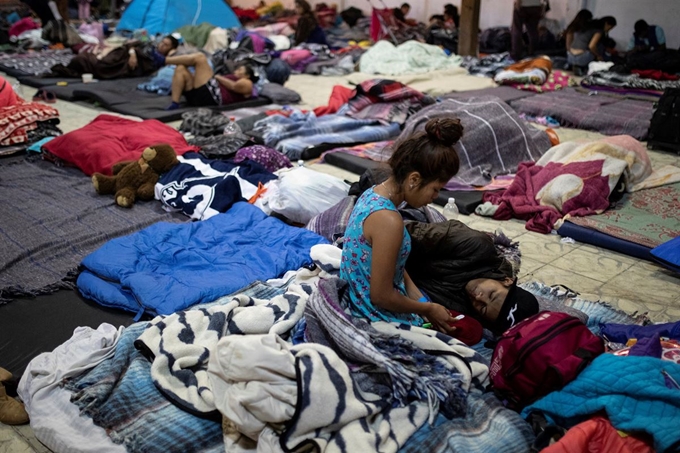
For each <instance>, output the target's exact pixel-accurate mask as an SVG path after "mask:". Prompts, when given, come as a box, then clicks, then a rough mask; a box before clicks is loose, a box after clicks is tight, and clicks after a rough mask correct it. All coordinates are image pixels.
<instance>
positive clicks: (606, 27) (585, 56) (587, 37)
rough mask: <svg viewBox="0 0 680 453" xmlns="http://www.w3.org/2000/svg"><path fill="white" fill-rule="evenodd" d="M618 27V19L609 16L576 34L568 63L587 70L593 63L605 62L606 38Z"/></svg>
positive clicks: (591, 23) (568, 55)
mask: <svg viewBox="0 0 680 453" xmlns="http://www.w3.org/2000/svg"><path fill="white" fill-rule="evenodd" d="M614 27H616V19H615V18H613V17H611V16H607V17H604V18H602V19H600V20H594V21H591V22H590V23H589V24H588V25H587V26H586V27H584V29H583V30H581V31H577V32H574V35H573V39H572V41H571V46H570V47H569V51H568V52H567V61H568V62H569V64H570V65H572V66H576V67H578V68H586V67H587V66H588V64H589V63H590V62H591V61H604V59H605V45H604V43H605V38H606V35H607V33H609V31H610V30H611V29H612V28H614Z"/></svg>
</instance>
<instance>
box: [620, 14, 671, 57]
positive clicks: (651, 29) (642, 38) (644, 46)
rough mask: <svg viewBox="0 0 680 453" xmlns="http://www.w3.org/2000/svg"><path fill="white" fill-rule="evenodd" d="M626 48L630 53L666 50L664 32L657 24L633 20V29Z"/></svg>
mask: <svg viewBox="0 0 680 453" xmlns="http://www.w3.org/2000/svg"><path fill="white" fill-rule="evenodd" d="M628 50H629V52H631V53H647V52H656V51H659V50H660V51H664V50H666V34H665V33H664V31H663V28H661V27H659V26H658V25H649V24H648V23H647V22H645V21H644V20H642V19H641V20H639V21H637V22H635V31H634V33H633V36H632V37H631V38H630V43H629V45H628Z"/></svg>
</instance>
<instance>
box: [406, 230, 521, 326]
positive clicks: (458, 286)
mask: <svg viewBox="0 0 680 453" xmlns="http://www.w3.org/2000/svg"><path fill="white" fill-rule="evenodd" d="M406 229H407V230H408V232H409V233H410V235H411V240H412V243H413V245H412V249H411V254H410V256H409V258H408V261H407V262H406V270H407V271H408V274H409V276H410V277H411V279H412V280H413V281H414V282H415V284H416V285H417V286H418V288H420V289H421V290H422V291H424V292H425V293H427V295H428V296H429V297H430V299H431V300H432V301H433V302H437V303H438V304H441V305H443V306H445V307H446V308H449V309H452V310H455V311H458V312H461V313H464V314H475V313H474V310H473V308H472V304H471V302H470V299H469V297H468V295H467V293H466V292H465V285H466V284H467V283H468V282H469V281H470V280H473V279H475V278H493V279H496V280H502V279H504V278H505V277H510V278H512V265H511V264H510V263H509V262H508V261H507V260H506V259H505V258H503V257H502V256H501V255H500V254H499V253H498V251H497V250H496V247H495V246H494V241H493V239H492V237H491V236H490V235H489V234H487V233H484V232H481V231H477V230H473V229H472V228H470V227H468V226H466V225H465V224H464V223H461V222H459V221H457V220H449V221H447V222H443V223H432V224H427V223H420V222H407V223H406Z"/></svg>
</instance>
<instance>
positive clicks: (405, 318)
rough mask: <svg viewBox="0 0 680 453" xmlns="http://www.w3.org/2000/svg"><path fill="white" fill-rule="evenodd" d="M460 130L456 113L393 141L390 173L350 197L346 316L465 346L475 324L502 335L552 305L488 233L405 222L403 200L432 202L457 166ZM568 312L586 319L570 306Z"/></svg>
mask: <svg viewBox="0 0 680 453" xmlns="http://www.w3.org/2000/svg"><path fill="white" fill-rule="evenodd" d="M462 134H463V127H462V126H461V124H460V120H458V119H453V118H450V119H431V120H430V121H428V122H427V124H426V126H425V131H422V132H417V133H415V134H414V135H412V136H410V137H407V138H405V139H403V140H401V141H400V142H398V143H397V144H395V146H394V152H393V154H392V156H391V157H390V159H389V161H388V164H389V166H390V169H391V175H390V176H389V177H388V178H387V179H386V180H385V181H384V182H382V183H380V184H376V185H374V186H372V187H371V188H369V189H367V190H366V191H365V192H364V193H363V194H362V195H361V196H360V197H359V199H358V200H357V201H356V204H355V205H354V208H353V210H352V214H351V215H350V218H349V221H348V224H347V228H346V230H345V233H344V238H343V250H342V260H341V264H340V278H342V279H343V280H345V281H347V282H348V284H349V306H350V312H351V313H352V315H353V316H355V317H359V318H364V319H367V320H369V321H386V322H397V323H402V324H409V325H413V326H420V327H422V326H428V325H430V326H431V327H432V328H434V329H436V330H439V331H440V332H442V333H446V334H449V335H452V336H454V337H456V338H458V339H459V340H461V341H463V342H464V343H466V344H470V345H472V344H476V343H478V342H479V341H480V340H481V338H482V325H484V326H485V327H487V328H488V329H489V330H490V331H491V332H492V333H493V334H495V335H500V334H502V333H503V332H504V331H505V330H507V329H509V328H510V327H512V326H513V325H515V324H516V323H518V322H519V321H521V320H522V319H525V318H527V317H529V316H532V315H534V314H536V313H538V312H539V310H551V311H555V308H557V307H552V306H548V304H549V302H547V301H544V300H542V301H541V302H540V303H539V301H538V300H537V298H536V297H535V296H534V295H533V294H531V293H529V292H528V291H526V290H524V289H522V288H520V287H519V286H517V281H516V279H515V277H514V274H515V272H514V271H513V267H512V265H511V264H510V263H509V262H508V261H507V260H506V259H505V258H504V257H503V256H502V255H501V254H500V253H499V252H498V251H497V250H496V248H495V246H494V241H493V239H492V238H491V237H490V236H489V235H488V234H487V233H483V232H480V231H475V230H473V229H471V228H468V227H467V226H465V225H464V224H463V223H461V222H459V221H456V220H450V221H448V222H442V223H435V224H426V223H420V222H406V224H405V223H404V221H403V219H402V216H401V214H400V213H399V212H398V210H397V208H398V207H399V206H400V205H401V204H402V203H404V202H405V203H406V204H408V205H409V206H410V207H413V208H420V207H423V206H425V205H427V204H430V203H432V202H433V201H434V200H435V199H436V198H437V196H438V195H439V191H440V190H441V189H442V188H443V187H444V185H445V184H446V183H447V182H448V181H449V180H450V179H451V178H452V177H453V176H454V175H455V174H456V173H457V171H458V168H459V160H458V155H457V153H456V151H455V149H454V148H453V147H454V145H455V144H456V143H457V142H458V140H459V139H460V138H461V136H462ZM558 311H568V310H561V309H560V310H558ZM461 314H462V315H463V317H462V318H461V316H460V315H461ZM570 314H573V315H576V316H577V317H579V318H580V319H582V320H583V321H584V322H586V321H587V317H586V318H585V319H584V316H581V315H582V314H580V312H577V311H576V310H574V313H570Z"/></svg>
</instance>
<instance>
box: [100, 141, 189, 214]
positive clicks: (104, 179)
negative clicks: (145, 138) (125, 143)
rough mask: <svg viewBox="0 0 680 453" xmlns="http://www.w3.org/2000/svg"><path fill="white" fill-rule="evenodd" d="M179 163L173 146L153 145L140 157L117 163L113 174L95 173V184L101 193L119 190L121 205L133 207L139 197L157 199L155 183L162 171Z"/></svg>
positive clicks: (118, 203) (116, 194) (116, 198)
mask: <svg viewBox="0 0 680 453" xmlns="http://www.w3.org/2000/svg"><path fill="white" fill-rule="evenodd" d="M178 163H179V161H178V160H177V154H176V153H175V150H174V149H173V147H172V146H170V145H167V144H159V145H153V146H150V147H148V148H146V149H145V150H144V152H142V157H141V158H140V159H139V160H137V161H127V162H119V163H117V164H115V165H114V166H113V176H106V175H103V174H101V173H95V174H93V175H92V184H94V189H95V190H96V191H97V193H98V194H99V195H110V194H115V200H116V204H117V205H118V206H121V207H124V208H131V207H132V205H133V204H134V203H135V200H136V199H140V200H153V198H154V186H155V185H156V183H157V182H158V178H159V176H160V174H161V173H165V172H167V171H169V170H170V169H171V168H172V167H174V166H175V165H177V164H178Z"/></svg>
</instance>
